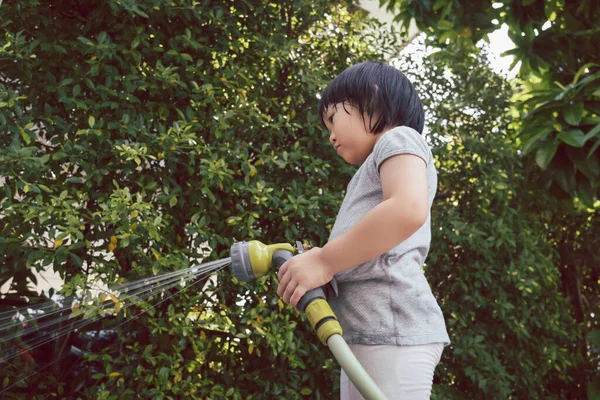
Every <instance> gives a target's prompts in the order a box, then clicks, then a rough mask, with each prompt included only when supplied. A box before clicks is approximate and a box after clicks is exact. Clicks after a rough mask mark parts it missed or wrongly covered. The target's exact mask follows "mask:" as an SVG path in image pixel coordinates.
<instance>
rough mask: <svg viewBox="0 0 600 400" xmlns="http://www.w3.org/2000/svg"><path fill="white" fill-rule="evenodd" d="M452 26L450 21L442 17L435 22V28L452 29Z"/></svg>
mask: <svg viewBox="0 0 600 400" xmlns="http://www.w3.org/2000/svg"><path fill="white" fill-rule="evenodd" d="M452 26H453V24H452V22H450V21H448V20H443V19H442V20H439V21H438V23H437V28H438V29H439V30H442V31H447V30H449V29H452Z"/></svg>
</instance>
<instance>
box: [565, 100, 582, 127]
mask: <svg viewBox="0 0 600 400" xmlns="http://www.w3.org/2000/svg"><path fill="white" fill-rule="evenodd" d="M582 115H583V103H581V102H577V103H575V104H573V105H567V106H565V108H564V110H563V117H564V118H565V121H567V123H569V124H570V125H573V126H579V123H580V122H581V117H582Z"/></svg>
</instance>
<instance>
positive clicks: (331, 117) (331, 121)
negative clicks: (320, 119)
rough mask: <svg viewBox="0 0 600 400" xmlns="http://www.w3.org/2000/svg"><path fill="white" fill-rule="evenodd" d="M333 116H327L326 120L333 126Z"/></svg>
mask: <svg viewBox="0 0 600 400" xmlns="http://www.w3.org/2000/svg"><path fill="white" fill-rule="evenodd" d="M333 115H334V114H331V115H330V116H329V118H327V120H329V123H330V124H333Z"/></svg>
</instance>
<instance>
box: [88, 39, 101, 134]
mask: <svg viewBox="0 0 600 400" xmlns="http://www.w3.org/2000/svg"><path fill="white" fill-rule="evenodd" d="M102 33H104V32H102ZM95 124H96V118H94V116H93V115H90V116H89V118H88V125H89V126H90V128H94V125H95Z"/></svg>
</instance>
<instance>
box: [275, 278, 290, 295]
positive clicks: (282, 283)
mask: <svg viewBox="0 0 600 400" xmlns="http://www.w3.org/2000/svg"><path fill="white" fill-rule="evenodd" d="M291 275H292V274H284V275H282V276H280V277H279V286H277V296H279V297H283V294H284V293H285V290H286V288H287V286H288V284H289V283H290V279H292V277H291Z"/></svg>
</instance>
